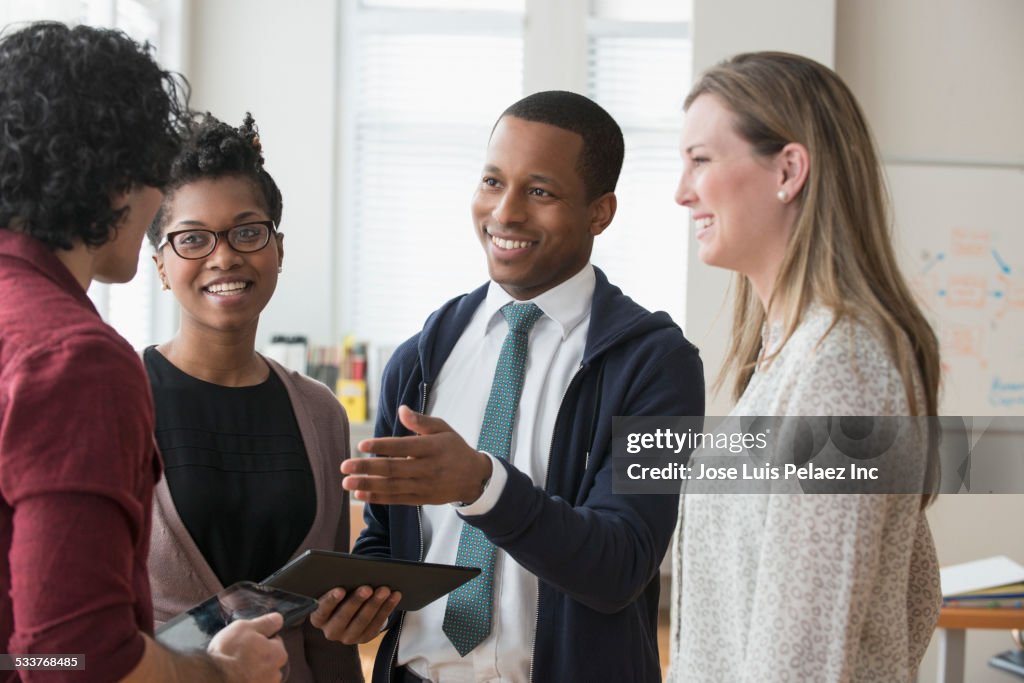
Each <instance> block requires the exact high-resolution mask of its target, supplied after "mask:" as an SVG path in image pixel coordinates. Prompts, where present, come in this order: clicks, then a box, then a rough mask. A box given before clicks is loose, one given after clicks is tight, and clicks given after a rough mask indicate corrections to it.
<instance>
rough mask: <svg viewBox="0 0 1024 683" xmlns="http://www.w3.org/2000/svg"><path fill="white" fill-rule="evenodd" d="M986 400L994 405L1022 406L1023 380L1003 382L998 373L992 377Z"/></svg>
mask: <svg viewBox="0 0 1024 683" xmlns="http://www.w3.org/2000/svg"><path fill="white" fill-rule="evenodd" d="M988 402H989V403H990V404H992V405H994V406H1001V407H1009V406H1024V381H1018V382H1004V381H1003V380H1002V379H1001V378H1000V377H999V376H998V375H997V376H995V377H993V378H992V387H991V389H990V390H989V392H988Z"/></svg>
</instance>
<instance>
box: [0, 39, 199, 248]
mask: <svg viewBox="0 0 1024 683" xmlns="http://www.w3.org/2000/svg"><path fill="white" fill-rule="evenodd" d="M151 52H152V48H151V46H150V45H149V44H148V43H147V44H145V45H140V44H139V43H136V42H135V41H134V40H132V39H131V38H129V37H128V36H127V35H125V34H124V33H123V32H121V31H114V30H110V29H101V28H93V27H90V26H75V27H74V28H69V27H68V26H65V25H64V24H60V23H55V22H38V23H34V24H30V25H28V26H27V27H25V28H22V29H20V30H18V31H15V32H13V33H8V34H6V35H4V36H3V37H0V130H2V131H3V133H2V137H0V227H2V228H7V229H15V230H18V231H19V232H24V233H26V234H28V235H31V236H32V237H34V238H36V239H38V240H39V241H41V242H43V243H45V244H46V245H48V246H49V247H50V248H51V249H57V248H61V249H71V248H72V247H73V246H74V244H75V242H82V243H84V244H87V245H90V246H94V247H95V246H100V245H102V244H104V243H105V242H107V241H108V240H109V239H110V237H111V235H112V230H114V229H116V226H117V224H118V223H119V222H120V220H121V218H122V217H123V215H124V213H125V211H127V209H126V208H122V209H118V210H114V209H112V208H111V206H110V195H111V193H115V192H122V191H126V190H128V189H130V188H131V187H133V186H136V185H150V186H153V187H162V186H163V185H164V183H165V182H166V181H167V174H168V171H169V170H170V165H171V159H172V158H174V155H175V153H176V152H177V150H178V145H179V143H180V141H181V134H182V130H183V127H184V125H185V124H186V123H187V121H188V120H189V112H188V92H189V87H188V82H187V81H186V80H185V79H184V78H183V77H182V76H180V75H178V74H173V73H171V72H168V71H164V70H162V69H161V68H160V67H159V66H158V65H157V63H156V62H155V61H154V59H153V56H152V54H151Z"/></svg>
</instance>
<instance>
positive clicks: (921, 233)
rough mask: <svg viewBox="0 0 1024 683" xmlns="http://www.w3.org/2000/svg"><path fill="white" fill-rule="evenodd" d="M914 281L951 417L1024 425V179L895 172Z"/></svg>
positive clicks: (1014, 174)
mask: <svg viewBox="0 0 1024 683" xmlns="http://www.w3.org/2000/svg"><path fill="white" fill-rule="evenodd" d="M886 173H887V175H888V180H889V187H890V190H891V193H892V203H893V209H894V219H895V232H894V237H895V241H896V245H897V251H898V253H899V254H900V259H901V262H902V265H903V272H904V275H905V276H906V277H907V279H908V280H909V282H910V285H911V287H912V289H913V290H914V293H915V294H916V295H917V296H918V299H919V301H920V302H921V303H923V305H924V309H925V314H926V315H927V316H928V318H929V320H930V321H931V323H932V325H933V326H934V328H935V332H936V334H937V335H938V337H939V346H940V352H941V354H942V375H943V380H942V381H943V389H942V394H941V395H940V406H939V412H940V414H944V415H1024V172H1022V171H1020V170H1015V169H999V168H983V167H960V166H939V165H936V166H923V165H905V164H888V165H887V167H886Z"/></svg>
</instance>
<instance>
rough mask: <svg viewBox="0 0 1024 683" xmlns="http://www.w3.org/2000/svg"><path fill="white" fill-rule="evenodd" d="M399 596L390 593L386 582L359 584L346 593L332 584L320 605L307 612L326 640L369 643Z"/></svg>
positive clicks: (378, 632)
mask: <svg viewBox="0 0 1024 683" xmlns="http://www.w3.org/2000/svg"><path fill="white" fill-rule="evenodd" d="M401 599H402V594H401V593H399V592H398V591H395V592H394V593H392V592H391V590H390V589H389V588H387V587H386V586H380V587H378V588H377V590H373V588H371V587H370V586H360V587H359V588H357V589H356V590H354V591H352V594H351V595H349V596H348V597H346V596H345V589H344V588H334V589H332V590H329V591H327V592H326V593H324V594H323V595H322V596H320V600H319V601H318V602H319V603H320V606H319V607H317V609H316V611H315V612H313V613H312V614H311V615H309V621H310V623H311V624H313V626H316V627H317V628H318V629H320V630H321V631H323V632H324V636H325V637H326V638H327V639H328V640H336V641H338V642H340V643H345V644H346V645H359V644H360V643H368V642H370V641H371V640H373V639H374V638H376V637H377V635H378V634H380V630H381V629H382V628H384V622H385V621H387V619H388V617H389V616H391V613H392V612H394V611H395V606H396V605H398V602H399V601H400V600H401Z"/></svg>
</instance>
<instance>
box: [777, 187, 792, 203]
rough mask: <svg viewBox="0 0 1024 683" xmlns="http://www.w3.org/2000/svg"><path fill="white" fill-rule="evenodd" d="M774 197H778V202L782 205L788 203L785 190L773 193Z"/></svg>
mask: <svg viewBox="0 0 1024 683" xmlns="http://www.w3.org/2000/svg"><path fill="white" fill-rule="evenodd" d="M775 196H776V197H778V198H779V201H780V202H782V203H783V204H785V203H786V202H787V201H789V195H788V194H786V191H785V190H779V191H778V192H776V193H775Z"/></svg>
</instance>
